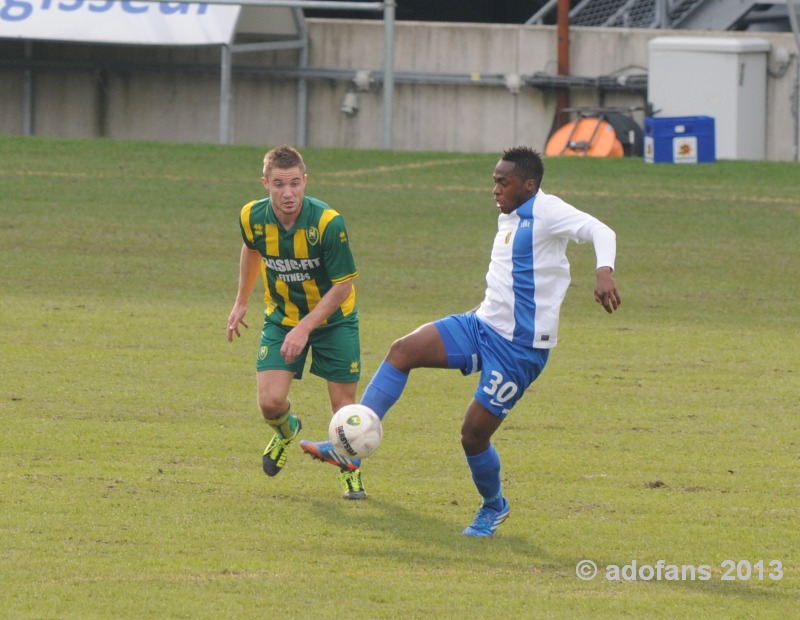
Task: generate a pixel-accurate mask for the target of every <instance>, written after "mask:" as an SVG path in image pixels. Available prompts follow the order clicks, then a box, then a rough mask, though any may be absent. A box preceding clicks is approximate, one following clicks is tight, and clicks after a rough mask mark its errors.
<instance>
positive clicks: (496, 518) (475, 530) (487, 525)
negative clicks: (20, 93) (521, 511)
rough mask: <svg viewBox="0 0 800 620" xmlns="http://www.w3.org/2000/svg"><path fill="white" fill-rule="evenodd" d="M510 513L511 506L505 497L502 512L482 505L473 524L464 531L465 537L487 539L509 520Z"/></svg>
mask: <svg viewBox="0 0 800 620" xmlns="http://www.w3.org/2000/svg"><path fill="white" fill-rule="evenodd" d="M509 512H511V506H509V505H508V500H507V499H506V498H505V497H504V498H503V507H502V508H501V509H500V510H495V509H494V508H489V507H487V506H484V505H481V507H480V508H478V512H477V513H476V514H475V518H474V519H473V520H472V523H470V525H469V527H468V528H467V529H465V530H464V532H463V534H464V536H472V537H475V538H486V537H489V536H492V535H494V532H495V530H496V529H497V527H498V526H499V525H500V524H501V523H502V522H503V521H505V520H506V519H508V513H509Z"/></svg>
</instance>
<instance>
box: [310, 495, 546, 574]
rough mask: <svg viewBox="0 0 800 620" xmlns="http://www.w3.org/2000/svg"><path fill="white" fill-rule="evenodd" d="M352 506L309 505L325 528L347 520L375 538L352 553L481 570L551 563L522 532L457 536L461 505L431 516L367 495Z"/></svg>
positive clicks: (361, 534)
mask: <svg viewBox="0 0 800 620" xmlns="http://www.w3.org/2000/svg"><path fill="white" fill-rule="evenodd" d="M354 504H355V502H345V501H342V500H341V499H337V500H332V501H326V500H323V499H317V500H315V505H314V511H315V513H316V514H317V515H318V516H319V517H320V518H322V519H324V520H325V521H327V522H328V523H329V524H330V527H331V529H334V528H341V525H342V523H348V525H349V527H350V528H351V529H352V530H353V531H356V532H358V536H359V537H361V538H363V539H367V540H369V541H374V540H378V539H379V540H380V541H381V543H380V544H378V545H376V544H364V545H362V546H360V547H359V546H358V545H354V546H352V547H350V548H349V550H350V551H351V552H352V553H354V554H362V555H363V556H369V557H370V558H373V559H378V558H384V559H386V560H391V561H393V562H402V563H407V564H409V565H413V566H419V565H423V564H424V565H425V566H427V567H429V568H430V567H438V566H449V567H457V566H461V568H462V569H463V568H465V567H467V568H469V567H474V569H476V570H480V571H484V572H486V571H492V570H497V571H511V570H513V571H520V570H530V569H533V570H541V568H542V567H543V566H547V565H550V564H551V561H550V557H549V554H548V552H547V551H546V550H545V549H544V548H543V547H541V546H539V545H538V544H537V543H536V542H534V541H531V540H529V539H527V538H525V537H524V536H519V535H510V534H506V533H504V532H503V531H502V527H503V526H501V529H500V530H498V533H497V534H496V535H495V536H494V537H492V538H491V539H476V538H468V537H466V536H462V535H461V531H462V530H463V528H464V527H466V525H467V524H468V522H469V520H471V518H472V513H471V512H470V513H469V516H468V517H466V518H465V517H464V509H463V507H462V506H453V508H454V509H457V514H456V510H453V511H449V510H448V509H449V508H450V506H449V505H447V506H444V507H442V508H440V509H439V512H438V514H431V513H430V510H431V507H430V505H428V506H426V508H425V510H415V509H413V508H412V507H408V505H404V504H399V503H396V502H391V501H386V500H384V499H375V498H373V497H370V498H369V499H368V500H367V501H366V502H363V503H362V502H359V503H358V504H359V505H357V506H356V505H354ZM512 514H513V512H512ZM457 520H458V523H459V524H458V525H456V522H457ZM461 520H464V523H463V524H462V523H460V521H461ZM365 559H366V557H365ZM462 565H463V566H462Z"/></svg>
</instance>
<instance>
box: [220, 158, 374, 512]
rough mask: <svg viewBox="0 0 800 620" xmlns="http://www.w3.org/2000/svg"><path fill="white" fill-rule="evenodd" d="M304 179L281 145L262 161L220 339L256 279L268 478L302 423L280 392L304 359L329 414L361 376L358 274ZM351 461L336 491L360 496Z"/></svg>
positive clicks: (243, 217)
mask: <svg viewBox="0 0 800 620" xmlns="http://www.w3.org/2000/svg"><path fill="white" fill-rule="evenodd" d="M307 180H308V176H307V174H306V166H305V162H304V161H303V158H302V156H301V155H300V153H298V152H297V150H295V149H294V148H292V147H291V146H287V145H282V146H278V147H275V148H274V149H272V150H270V151H269V152H268V153H267V154H266V156H265V157H264V167H263V177H262V179H261V181H262V184H263V185H264V188H265V189H266V190H267V192H268V193H269V197H268V198H264V199H262V200H254V201H252V202H249V203H248V204H246V205H245V206H244V207H243V208H242V211H241V214H240V217H239V227H240V229H241V234H242V239H243V244H242V249H241V255H240V260H239V288H238V292H237V295H236V301H235V303H234V305H233V309H232V310H231V312H230V315H229V316H228V332H227V337H228V342H231V341H232V340H233V336H234V334H235V335H236V336H240V332H239V326H240V325H241V326H244V327H248V324H247V323H246V322H245V320H244V317H245V314H246V313H247V301H248V299H249V297H250V294H251V293H252V291H253V288H254V286H255V283H256V281H257V280H258V275H259V273H261V275H262V279H263V282H264V291H265V294H264V299H265V302H266V311H265V317H264V326H263V330H262V333H261V342H260V346H259V350H258V359H257V361H256V371H257V372H256V377H257V386H258V404H259V408H260V409H261V414H262V415H263V417H264V419H265V420H266V422H267V424H269V425H270V426H271V427H272V428H273V429H274V430H275V435H274V436H273V437H272V440H271V441H270V442H269V444H268V445H267V448H266V450H265V451H264V456H263V459H262V462H263V468H264V472H265V473H266V474H267V475H268V476H275V475H277V474H278V473H279V472H280V471H281V469H282V468H283V466H284V464H285V463H286V457H287V448H288V447H289V446H290V445H291V443H292V442H293V441H294V440H295V438H296V437H297V435H298V433H299V431H300V429H301V427H302V424H301V422H300V419H299V418H298V417H297V416H295V415H294V414H293V412H292V409H291V405H290V402H289V389H290V387H291V384H292V381H293V380H294V379H301V378H302V376H303V369H304V367H305V362H306V358H307V356H308V353H309V352H311V368H310V372H311V373H312V374H315V375H317V376H319V377H322V378H323V379H325V380H326V381H327V383H328V397H329V399H330V405H331V410H332V412H335V411H338V410H339V409H340V408H342V407H344V406H345V405H350V404H353V403H355V400H356V388H357V385H358V380H359V378H360V375H361V351H360V343H359V328H358V310H357V307H356V293H355V287H354V286H353V281H354V280H355V278H356V277H357V276H358V271H357V269H356V265H355V260H354V259H353V255H352V252H351V251H350V239H349V237H348V234H347V229H346V228H345V224H344V220H343V218H342V216H341V215H340V214H339V213H337V212H336V211H335V210H334V209H332V208H331V207H330V206H328V205H327V204H325V203H324V202H322V201H321V200H317V199H316V198H312V197H310V196H306V195H305V187H306V182H307ZM359 465H360V463H358V462H355V463H353V462H350V461H344V462H343V463H342V467H341V468H340V469H341V471H340V482H341V484H342V488H343V495H344V497H346V498H348V499H362V498H363V497H366V492H365V491H364V488H363V485H362V483H361V472H360V470H359V469H358V467H359Z"/></svg>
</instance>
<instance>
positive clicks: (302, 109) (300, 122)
mask: <svg viewBox="0 0 800 620" xmlns="http://www.w3.org/2000/svg"><path fill="white" fill-rule="evenodd" d="M292 13H293V14H294V22H295V25H296V26H297V31H298V32H299V33H300V38H301V39H302V41H303V47H301V48H300V61H299V64H300V68H301V69H307V68H308V31H307V29H306V23H305V16H304V15H303V11H302V10H301V9H292ZM296 114H297V120H296V121H295V140H296V141H297V146H298V147H305V146H306V145H307V143H308V80H307V79H306V78H305V76H303V77H300V79H298V80H297V107H296Z"/></svg>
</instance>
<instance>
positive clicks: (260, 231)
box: [253, 224, 264, 235]
mask: <svg viewBox="0 0 800 620" xmlns="http://www.w3.org/2000/svg"><path fill="white" fill-rule="evenodd" d="M253 232H254V233H255V234H256V235H263V234H264V227H263V226H262V225H261V224H255V225H254V226H253Z"/></svg>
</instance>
